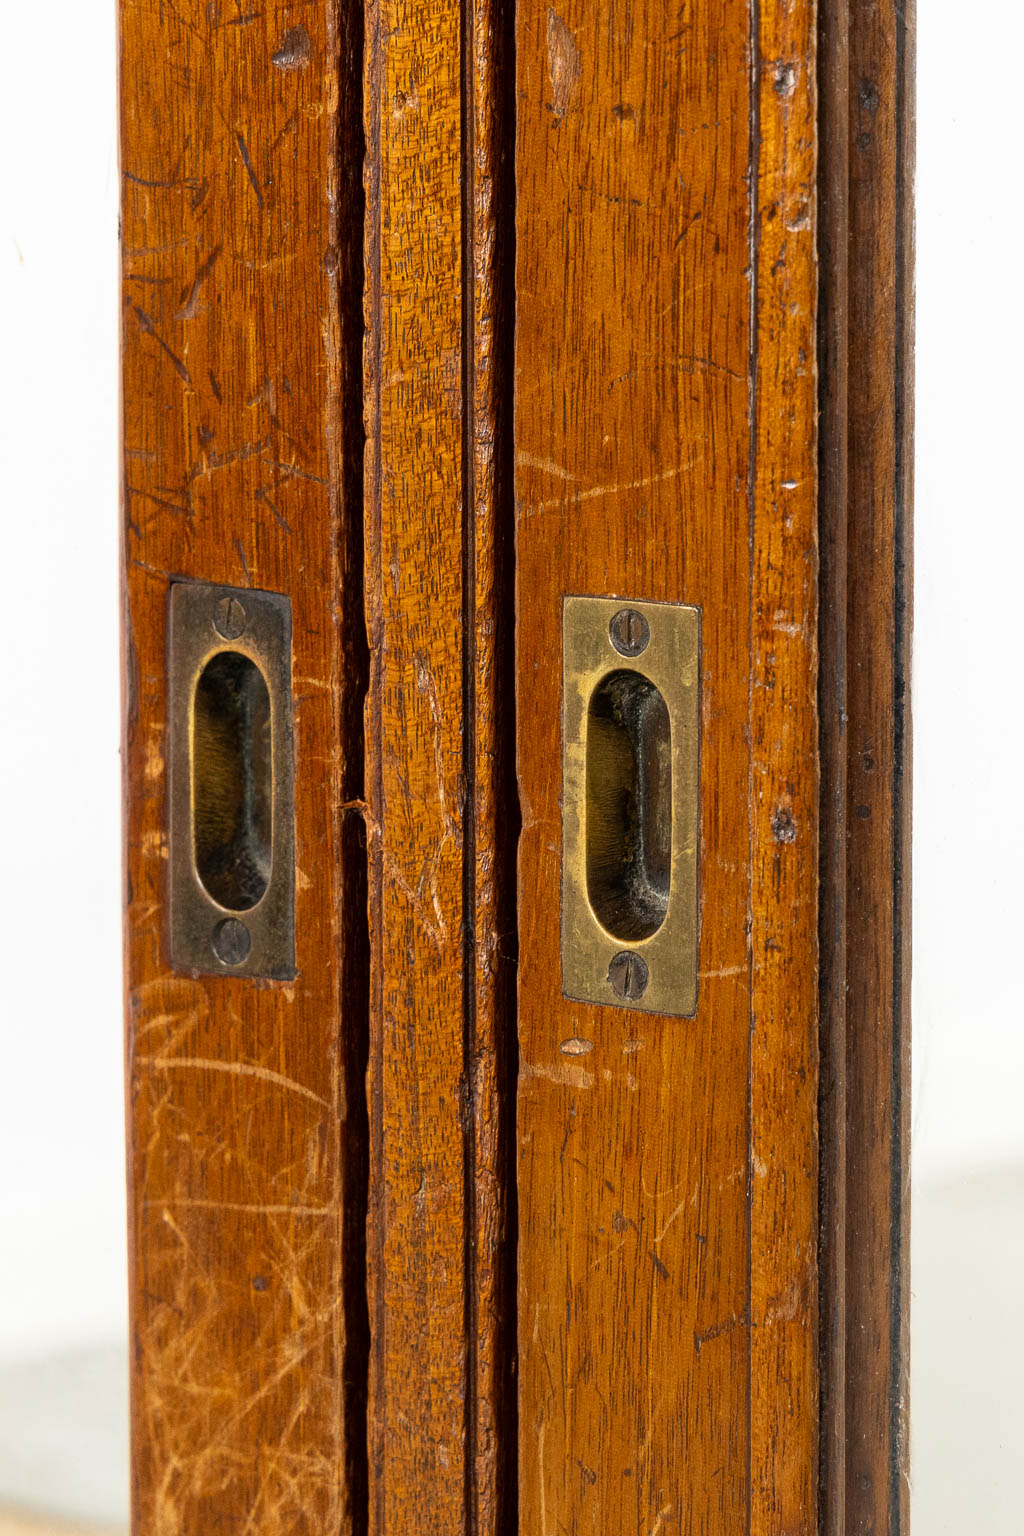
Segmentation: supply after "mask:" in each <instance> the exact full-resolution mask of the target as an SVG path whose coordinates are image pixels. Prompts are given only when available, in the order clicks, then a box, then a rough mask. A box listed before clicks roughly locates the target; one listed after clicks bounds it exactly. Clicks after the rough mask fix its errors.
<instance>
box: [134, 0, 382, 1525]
mask: <svg viewBox="0 0 1024 1536" xmlns="http://www.w3.org/2000/svg"><path fill="white" fill-rule="evenodd" d="M355 46H356V45H355V43H354V41H353V38H352V37H351V36H350V35H349V34H348V33H347V32H340V31H339V30H338V28H337V27H336V26H335V25H334V20H333V12H332V8H331V7H330V6H321V7H296V6H294V5H290V4H285V3H271V4H268V5H265V6H260V7H259V8H252V9H251V10H248V9H243V8H242V7H240V6H236V5H233V4H229V3H227V0H223V3H221V0H213V3H207V0H177V3H176V4H173V5H172V4H170V3H167V4H162V5H154V4H149V3H146V0H122V5H121V12H120V69H121V170H122V182H123V192H122V262H123V296H124V303H123V316H122V345H123V381H124V414H123V451H124V525H123V552H124V581H125V610H124V645H125V741H124V750H125V757H124V762H125V782H126V827H125V858H126V886H125V889H126V938H125V945H126V986H127V1052H128V1090H127V1091H128V1111H129V1127H130V1129H129V1184H130V1223H131V1243H130V1246H131V1254H132V1274H131V1307H132V1422H133V1455H132V1495H133V1510H134V1525H135V1529H136V1530H137V1531H139V1532H144V1533H145V1536H176V1533H179V1532H180V1533H185V1532H197V1531H203V1532H213V1531H227V1530H231V1531H237V1532H243V1531H246V1532H260V1533H271V1532H282V1533H283V1532H289V1533H299V1532H308V1533H309V1536H322V1533H323V1532H324V1531H341V1532H345V1531H348V1530H350V1529H351V1528H352V1521H353V1500H355V1502H356V1504H358V1499H359V1489H358V1480H359V1479H358V1465H359V1460H360V1458H359V1456H358V1455H355V1456H353V1455H350V1454H349V1451H350V1448H354V1449H355V1451H356V1452H358V1450H359V1445H360V1441H361V1439H362V1438H363V1433H364V1432H363V1430H362V1429H361V1428H360V1414H361V1412H362V1408H361V1402H360V1392H359V1388H358V1379H359V1375H360V1366H359V1358H360V1350H361V1349H362V1350H363V1351H364V1352H365V1347H364V1345H363V1344H362V1343H361V1339H362V1336H363V1335H364V1334H365V1328H362V1330H361V1329H360V1323H361V1309H364V1308H365V1302H364V1300H363V1299H362V1298H361V1295H360V1290H359V1289H356V1288H353V1287H352V1286H351V1284H350V1280H351V1279H352V1278H355V1277H358V1278H359V1282H360V1287H361V1276H360V1274H359V1252H358V1250H359V1244H360V1242H361V1237H360V1229H361V1225H362V1214H361V1209H360V1198H361V1197H360V1194H359V1190H360V1187H361V1186H362V1185H363V1184H364V1183H365V1179H364V1177H363V1175H362V1173H361V1171H360V1160H361V1158H362V1157H363V1156H364V1155H365V1152H364V1143H365V1138H363V1139H362V1141H361V1138H360V1134H359V1131H360V1121H361V1115H362V1111H361V1104H362V1083H361V1081H360V1080H359V1064H358V1062H357V1061H352V1060H351V1059H350V1052H351V1050H352V1049H354V1048H356V1047H357V1044H358V1032H357V1033H356V1037H355V1038H354V1039H353V1038H352V1037H350V1036H349V1035H348V1034H347V1033H346V1029H345V1023H346V1017H347V1011H346V1002H347V1000H348V997H347V995H348V994H349V993H351V994H352V996H353V1007H352V1014H353V1016H354V1017H355V1018H358V1017H359V1016H360V1008H359V996H358V994H359V992H360V989H361V988H362V987H363V986H364V982H363V981H361V979H360V977H361V975H365V959H364V958H363V960H361V959H360V955H361V950H362V949H363V948H364V947H365V940H364V939H363V938H361V929H365V897H360V895H359V880H360V877H359V872H358V862H357V861H356V863H355V867H354V869H353V871H352V873H351V875H350V872H349V871H350V867H351V866H352V865H353V860H354V858H355V855H356V854H357V852H358V850H357V848H356V847H355V846H354V839H353V836H352V835H351V833H349V832H348V831H344V832H343V817H342V814H341V812H340V809H339V807H340V804H341V802H343V801H344V800H346V799H348V798H354V797H358V794H359V792H360V789H361V782H360V779H359V737H358V730H357V725H358V719H359V708H360V702H359V699H358V697H357V692H358V681H359V673H360V669H361V662H360V655H359V648H358V640H357V637H358V632H359V623H358V614H357V613H355V612H354V610H353V605H352V602H351V601H349V599H348V597H347V596H346V594H352V593H353V592H354V593H358V591H359V579H358V569H356V570H355V572H353V570H352V567H353V565H356V566H358V559H359V538H360V535H359V532H358V521H359V517H360V514H361V507H360V498H359V463H360V452H361V440H360V439H359V437H358V436H356V437H355V438H353V433H352V430H351V427H350V426H349V425H348V423H349V422H350V421H351V420H352V419H353V417H354V420H355V423H356V427H357V428H358V420H359V417H358V392H356V393H355V394H354V395H353V393H352V390H353V379H354V377H355V376H356V371H357V369H358V366H359V329H358V326H357V325H356V323H355V322H356V320H357V319H358V291H356V292H355V295H353V288H352V284H353V279H354V277H355V264H356V262H357V261H358V259H359V254H360V253H359V244H358V235H359V225H358V218H356V217H353V215H354V214H357V213H358V198H356V199H355V202H353V192H354V190H357V189H358V184H359V183H358V158H357V157H356V154H355V150H354V134H355V133H356V132H357V131H358V116H357V114H358V106H359V104H358V96H357V95H356V96H355V97H353V95H352V92H351V90H349V89H348V88H347V87H346V88H345V89H341V88H340V87H341V83H342V82H344V81H346V80H350V79H352V78H353V76H354V68H353V60H352V57H351V55H352V50H353V48H354V47H355ZM357 67H358V66H357V65H356V66H355V68H357ZM353 111H354V112H355V114H356V117H355V126H353ZM343 197H344V198H345V201H346V213H347V217H346V219H344V220H343V219H342V218H341V217H340V202H341V199H342V198H343ZM353 235H354V236H355V240H353ZM346 401H347V404H348V406H349V409H348V411H347V412H345V411H343V409H342V407H343V406H344V405H345V404H346ZM353 404H354V406H355V410H354V411H353V410H352V406H353ZM173 576H182V577H190V576H191V577H197V578H201V579H204V580H208V581H215V582H216V581H223V582H226V583H231V584H233V585H238V586H245V585H247V584H250V583H251V584H253V585H255V586H259V587H264V588H268V589H270V590H272V591H278V592H285V593H287V594H288V595H289V596H290V598H291V602H292V613H293V620H294V644H293V686H294V700H295V758H296V786H297V797H296V821H295V833H296V864H297V869H296V935H297V957H296V958H297V967H298V975H297V977H296V979H295V981H294V982H293V983H288V984H282V983H253V982H251V981H245V980H239V979H228V978H219V977H212V978H211V977H206V976H202V977H197V978H193V977H192V976H189V975H175V974H172V973H171V971H170V968H169V964H168V956H167V944H166V935H165V932H164V922H165V918H166V911H167V907H166V883H165V873H166V856H167V845H166V826H167V808H166V758H167V741H166V730H165V717H166V699H167V686H166V682H167V680H166V675H165V654H166V634H165V615H166V611H167V593H168V584H169V581H170V579H171V578H172V577H173ZM346 892H347V894H348V895H349V896H350V897H351V898H352V899H351V900H350V901H346ZM361 911H362V915H361V916H360V912H361ZM362 1012H363V1013H364V1014H365V1008H363V1010H362ZM347 1192H348V1193H350V1194H351V1203H349V1200H348V1195H347ZM362 1198H363V1199H365V1196H363V1197H362ZM346 1244H348V1245H351V1247H352V1250H353V1263H352V1265H351V1266H348V1265H346V1264H345V1263H343V1249H344V1248H345V1246H346ZM347 1319H348V1322H349V1323H350V1324H351V1326H350V1327H347V1326H346V1321H347ZM348 1335H351V1338H352V1347H351V1349H350V1350H349V1353H348V1358H346V1337H347V1336H348ZM353 1381H354V1382H355V1383H357V1385H356V1386H355V1387H353V1388H352V1389H351V1390H350V1389H349V1388H348V1386H347V1385H346V1383H347V1382H353ZM350 1468H355V1469H356V1470H355V1473H354V1484H355V1487H354V1489H353V1488H351V1487H350V1479H349V1476H348V1470H349V1469H350Z"/></svg>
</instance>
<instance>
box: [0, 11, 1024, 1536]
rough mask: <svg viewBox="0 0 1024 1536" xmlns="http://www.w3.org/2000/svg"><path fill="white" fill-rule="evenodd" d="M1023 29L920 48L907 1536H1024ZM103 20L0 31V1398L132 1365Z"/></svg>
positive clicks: (956, 36) (12, 1428) (80, 16)
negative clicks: (58, 1363) (116, 1359)
mask: <svg viewBox="0 0 1024 1536" xmlns="http://www.w3.org/2000/svg"><path fill="white" fill-rule="evenodd" d="M1022 16H1024V11H1022V8H1021V7H1019V6H1017V5H1012V4H1010V3H1008V0H1007V3H1000V0H982V3H980V4H978V5H976V6H975V7H974V9H973V10H972V13H971V18H972V26H971V27H970V28H968V29H965V28H964V27H963V25H962V14H961V10H960V7H958V6H954V5H953V4H952V0H932V3H930V4H922V5H921V7H920V16H919V66H918V92H919V116H918V126H919V150H918V203H917V230H918V285H917V293H918V298H917V336H918V345H917V510H916V529H917V540H916V643H915V649H914V703H915V785H914V803H915V833H914V898H915V917H914V948H915V953H914V1013H915V1018H914V1031H915V1033H914V1109H913V1131H914V1175H915V1213H916V1224H915V1236H914V1258H915V1271H914V1293H915V1312H914V1333H913V1352H914V1375H913V1392H914V1397H915V1403H914V1414H915V1416H914V1424H915V1430H914V1481H915V1494H914V1498H915V1517H916V1532H917V1536H941V1533H943V1532H946V1531H948V1532H950V1533H952V1532H956V1533H957V1536H960V1533H962V1532H963V1531H965V1530H968V1529H969V1530H971V1531H972V1533H976V1536H986V1533H988V1536H995V1533H998V1536H1004V1533H1005V1536H1010V1533H1011V1532H1012V1533H1014V1536H1016V1533H1019V1531H1020V1530H1021V1529H1024V1507H1022V1504H1021V1497H1020V1495H1019V1494H1018V1493H1017V1491H1016V1486H1015V1485H1016V1482H1017V1478H1016V1473H1017V1471H1018V1470H1019V1469H1018V1466H1017V1458H1018V1455H1019V1444H1020V1441H1021V1439H1022V1436H1024V1426H1022V1425H1021V1420H1020V1410H1019V1408H1017V1407H1016V1406H1015V1404H1016V1401H1017V1398H1018V1397H1019V1391H1018V1388H1017V1381H1018V1379H1019V1378H1021V1377H1022V1376H1024V1347H1022V1344H1021V1330H1020V1328H1019V1326H1017V1325H1016V1324H1012V1323H1011V1322H1010V1319H1012V1318H1019V1316H1020V1312H1021V1306H1020V1303H1021V1301H1022V1299H1024V1294H1022V1286H1021V1282H1020V1279H1019V1276H1020V1274H1021V1272H1022V1267H1024V1254H1022V1252H1021V1244H1022V1238H1021V1232H1022V1231H1024V1219H1022V1218H1024V1114H1022V1112H1021V1101H1022V1080H1024V1002H1022V997H1024V980H1022V951H1024V933H1022V929H1024V903H1022V900H1021V895H1020V890H1021V870H1022V866H1024V831H1022V826H1024V818H1022V815H1021V811H1020V800H1021V780H1022V762H1021V757H1022V729H1021V717H1022V709H1024V688H1022V664H1021V653H1022V647H1021V639H1020V633H1021V620H1022V610H1024V599H1022V569H1024V535H1022V513H1024V494H1022V490H1021V471H1020V467H1019V464H1020V449H1021V443H1022V436H1024V434H1022V426H1021V415H1022V406H1024V400H1022V393H1024V391H1022V388H1021V382H1020V371H1021V357H1022V356H1024V319H1022V305H1021V239H1020V236H1021V214H1020V201H1021V187H1020V136H1021V128H1020V103H1019V97H1020V84H1019V78H1018V71H1019V60H1020V58H1021V57H1022V56H1024V23H1022ZM113 20H114V5H113V3H112V0H104V3H103V4H100V5H92V4H82V3H81V0H52V3H51V4H50V5H48V6H46V7H40V6H21V7H9V8H8V9H7V13H6V15H5V25H4V42H5V50H4V51H5V58H6V60H7V67H6V70H5V79H4V89H3V91H2V92H0V143H2V145H3V146H4V147H3V180H2V185H3V198H2V200H0V343H2V349H3V351H2V358H3V364H2V369H0V391H2V396H3V398H2V402H0V405H2V408H0V449H2V456H0V463H2V466H3V480H2V485H3V522H2V530H3V549H4V555H5V561H4V573H3V601H2V603H0V646H2V651H0V655H2V658H3V660H2V665H0V675H2V687H3V692H2V703H3V711H2V718H3V723H4V724H3V733H2V742H3V746H2V751H0V806H2V808H3V836H2V837H0V935H2V957H0V1053H2V1054H0V1061H2V1068H0V1375H2V1371H3V1369H5V1368H6V1367H8V1366H9V1367H10V1369H11V1371H12V1372H13V1373H14V1374H13V1375H12V1377H11V1379H12V1380H14V1379H15V1378H16V1377H17V1379H23V1377H24V1373H25V1371H26V1370H30V1371H34V1370H35V1366H34V1364H33V1362H36V1361H42V1360H44V1359H45V1358H53V1359H56V1358H58V1357H62V1356H64V1355H66V1354H68V1353H69V1352H75V1351H79V1352H80V1351H83V1350H84V1351H88V1350H91V1349H102V1348H108V1349H109V1348H111V1347H113V1348H115V1350H120V1349H123V1339H124V1312H125V1279H124V1274H125V1241H124V1201H123V1193H122V1191H123V1151H122V1147H123V1140H122V1138H123V1096H122V1077H121V994H120V958H121V957H120V932H119V926H120V887H119V863H118V835H119V823H120V801H119V793H120V791H119V766H118V756H117V748H118V709H119V702H118V661H117V507H118V495H117V430H118V425H117V340H116V337H117V286H116V277H117V249H116V218H117V212H116V184H117V178H116V156H115V104H116V82H115V69H114V66H115V49H114V32H113ZM19 1373H20V1374H19ZM37 1374H38V1373H37ZM115 1380H116V1378H115ZM115 1390H120V1389H119V1388H115ZM6 1406H7V1408H8V1411H10V1405H9V1404H7V1405H6ZM3 1407H4V1403H3V1398H2V1394H0V1411H2V1410H3ZM15 1433H16V1425H15V1422H14V1416H11V1417H10V1418H9V1420H8V1422H7V1423H6V1424H5V1423H2V1422H0V1451H2V1449H3V1445H4V1440H5V1436H12V1435H15ZM10 1443H11V1444H13V1441H11V1442H10ZM2 1472H3V1466H2V1464H0V1474H2ZM117 1475H120V1474H119V1473H118V1474H117ZM69 1477H71V1474H69ZM71 1481H73V1477H71ZM69 1486H70V1484H69ZM2 1491H3V1490H2V1489H0V1496H2ZM83 1497H85V1496H84V1495H83ZM118 1497H120V1494H118Z"/></svg>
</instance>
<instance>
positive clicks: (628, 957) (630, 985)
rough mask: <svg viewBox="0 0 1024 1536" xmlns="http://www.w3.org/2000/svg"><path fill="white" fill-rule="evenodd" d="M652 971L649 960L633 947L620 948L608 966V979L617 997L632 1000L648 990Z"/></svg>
mask: <svg viewBox="0 0 1024 1536" xmlns="http://www.w3.org/2000/svg"><path fill="white" fill-rule="evenodd" d="M649 980H650V972H649V971H648V969H647V962H646V960H644V959H643V957H642V956H641V955H638V954H636V952H635V951H634V950H632V949H623V950H620V951H619V953H618V954H617V955H615V956H614V957H613V958H612V963H611V965H610V966H609V967H608V981H609V982H610V984H611V989H612V991H613V992H614V993H615V995H616V997H623V998H626V999H627V1000H628V1001H630V1002H632V1001H634V1000H635V999H636V998H638V997H643V995H644V993H645V992H646V991H647V983H648V981H649Z"/></svg>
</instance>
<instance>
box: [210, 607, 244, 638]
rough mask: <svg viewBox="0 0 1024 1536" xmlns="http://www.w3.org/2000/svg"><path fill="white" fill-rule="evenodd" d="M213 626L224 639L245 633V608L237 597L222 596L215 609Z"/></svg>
mask: <svg viewBox="0 0 1024 1536" xmlns="http://www.w3.org/2000/svg"><path fill="white" fill-rule="evenodd" d="M213 627H214V629H215V630H216V631H217V633H218V635H220V636H221V637H222V638H223V639H224V640H237V639H238V638H239V636H240V635H242V634H244V633H245V609H244V608H243V606H242V604H241V603H240V602H239V600H238V598H237V597H222V598H221V599H220V601H219V602H218V604H217V606H216V608H215V609H214V610H213Z"/></svg>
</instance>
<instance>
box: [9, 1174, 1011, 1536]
mask: <svg viewBox="0 0 1024 1536" xmlns="http://www.w3.org/2000/svg"><path fill="white" fill-rule="evenodd" d="M912 1266H913V1268H912V1274H913V1282H912V1284H913V1293H914V1299H913V1311H912V1314H911V1350H912V1360H913V1363H912V1376H911V1391H912V1413H911V1417H912V1426H913V1427H912V1435H911V1472H912V1489H913V1491H912V1518H911V1528H912V1531H913V1536H964V1533H965V1532H970V1533H971V1536H1021V1533H1022V1532H1024V1492H1022V1485H1021V1478H1020V1472H1021V1446H1022V1444H1024V1391H1022V1390H1021V1386H1022V1383H1024V1331H1022V1329H1021V1327H1020V1317H1021V1314H1022V1312H1024V1307H1022V1302H1024V1278H1022V1277H1024V1169H1013V1170H999V1171H997V1172H990V1173H985V1174H980V1173H979V1174H972V1175H969V1176H966V1177H963V1178H960V1179H957V1180H951V1181H949V1182H947V1183H943V1184H925V1183H923V1182H921V1181H919V1182H918V1184H917V1186H916V1187H915V1189H914V1192H913V1248H912ZM125 1376H126V1357H125V1351H124V1348H123V1346H112V1347H110V1348H108V1349H94V1350H91V1351H88V1352H83V1353H81V1354H78V1355H69V1356H67V1357H64V1358H60V1359H57V1358H54V1359H47V1360H42V1361H21V1362H15V1363H13V1364H12V1363H9V1362H8V1363H4V1362H0V1536H120V1533H122V1532H123V1531H124V1529H125V1526H126V1523H127V1486H128V1458H127V1450H126V1438H127V1407H126V1402H125ZM20 1511H25V1512H26V1513H25V1514H24V1515H22V1514H21V1513H19V1512H20Z"/></svg>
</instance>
